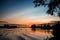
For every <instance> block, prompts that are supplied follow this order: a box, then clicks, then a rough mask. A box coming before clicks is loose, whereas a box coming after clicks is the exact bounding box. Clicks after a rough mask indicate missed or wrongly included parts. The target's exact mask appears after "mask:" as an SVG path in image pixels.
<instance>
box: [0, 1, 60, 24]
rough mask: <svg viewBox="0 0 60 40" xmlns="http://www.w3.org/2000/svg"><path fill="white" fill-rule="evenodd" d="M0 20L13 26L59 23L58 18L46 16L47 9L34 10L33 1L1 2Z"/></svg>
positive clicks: (41, 7) (37, 8) (38, 8)
mask: <svg viewBox="0 0 60 40" xmlns="http://www.w3.org/2000/svg"><path fill="white" fill-rule="evenodd" d="M0 5H1V7H0V8H1V10H0V12H1V13H0V20H3V21H7V22H8V23H13V24H35V23H36V24H38V23H40V24H41V23H49V22H51V21H60V19H59V17H57V16H55V15H53V16H51V15H48V14H47V13H46V11H47V10H48V7H47V6H46V7H43V6H40V7H36V8H34V3H33V0H3V1H1V2H0Z"/></svg>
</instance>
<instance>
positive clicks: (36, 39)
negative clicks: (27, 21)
mask: <svg viewBox="0 0 60 40" xmlns="http://www.w3.org/2000/svg"><path fill="white" fill-rule="evenodd" d="M51 32H52V30H49V31H48V30H40V29H39V28H36V31H32V29H31V28H13V29H7V28H0V40H45V39H48V38H50V37H52V36H53V35H52V33H51Z"/></svg>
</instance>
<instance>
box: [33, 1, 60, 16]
mask: <svg viewBox="0 0 60 40" xmlns="http://www.w3.org/2000/svg"><path fill="white" fill-rule="evenodd" d="M33 3H34V4H35V7H38V6H44V7H46V6H47V7H48V11H47V13H48V14H51V15H55V13H54V12H57V15H58V16H59V17H60V0H34V1H33Z"/></svg>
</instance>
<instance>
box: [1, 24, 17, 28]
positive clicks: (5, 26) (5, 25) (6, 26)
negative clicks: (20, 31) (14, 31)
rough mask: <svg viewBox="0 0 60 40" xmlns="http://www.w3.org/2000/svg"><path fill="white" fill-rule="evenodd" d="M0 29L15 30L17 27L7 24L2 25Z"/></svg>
mask: <svg viewBox="0 0 60 40" xmlns="http://www.w3.org/2000/svg"><path fill="white" fill-rule="evenodd" d="M0 28H17V26H10V25H8V24H4V26H0Z"/></svg>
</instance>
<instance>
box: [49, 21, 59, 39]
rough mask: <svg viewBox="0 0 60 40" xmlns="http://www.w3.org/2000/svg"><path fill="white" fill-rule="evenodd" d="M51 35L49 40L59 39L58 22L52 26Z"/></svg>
mask: <svg viewBox="0 0 60 40" xmlns="http://www.w3.org/2000/svg"><path fill="white" fill-rule="evenodd" d="M52 34H53V36H54V37H52V38H50V39H49V40H60V23H59V22H58V24H55V25H54V26H53V33H52Z"/></svg>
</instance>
